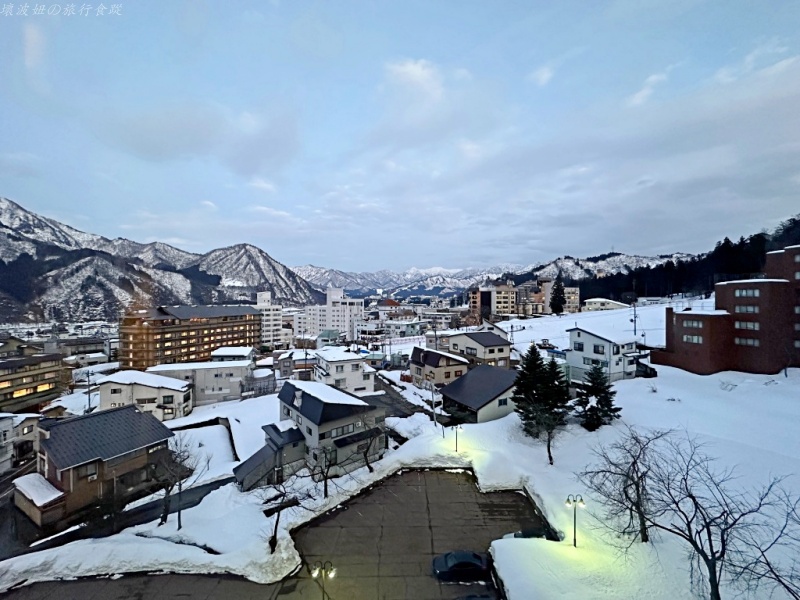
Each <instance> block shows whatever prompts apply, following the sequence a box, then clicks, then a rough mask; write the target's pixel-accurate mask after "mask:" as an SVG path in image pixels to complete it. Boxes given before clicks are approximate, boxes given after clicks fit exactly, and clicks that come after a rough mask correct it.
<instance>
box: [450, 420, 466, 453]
mask: <svg viewBox="0 0 800 600" xmlns="http://www.w3.org/2000/svg"><path fill="white" fill-rule="evenodd" d="M453 429H455V430H456V452H458V432H459V431H464V428H463V427H461V425H456V426H455V427H453Z"/></svg>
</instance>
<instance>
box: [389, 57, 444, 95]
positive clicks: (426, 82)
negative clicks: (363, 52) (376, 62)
mask: <svg viewBox="0 0 800 600" xmlns="http://www.w3.org/2000/svg"><path fill="white" fill-rule="evenodd" d="M385 68H386V74H387V78H388V79H389V81H390V82H391V83H393V84H395V85H398V86H401V87H403V88H406V89H408V90H410V91H413V92H418V93H420V94H422V95H423V96H425V98H427V99H428V100H433V101H438V100H441V99H442V96H443V95H444V85H443V83H442V76H441V73H440V72H439V69H438V67H437V66H436V65H434V64H433V63H432V62H430V61H428V60H425V59H424V58H421V59H418V60H414V59H406V60H401V61H398V62H392V63H388V64H387V65H386V67H385Z"/></svg>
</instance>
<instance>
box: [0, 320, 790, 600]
mask: <svg viewBox="0 0 800 600" xmlns="http://www.w3.org/2000/svg"><path fill="white" fill-rule="evenodd" d="M663 310H664V308H663V307H659V306H656V307H646V308H643V309H641V310H639V311H638V313H639V317H640V318H639V322H638V328H642V327H644V329H645V331H647V337H648V340H647V341H648V343H658V339H651V336H652V337H653V338H657V337H658V334H657V329H658V327H659V322H660V323H661V326H663ZM629 318H630V314H629V311H627V310H621V311H609V312H608V313H585V314H580V315H570V316H566V317H561V318H556V317H549V318H544V319H537V320H527V321H520V322H518V324H519V325H520V326H521V325H525V326H526V329H525V330H524V331H519V332H515V334H514V336H515V340H514V342H515V345H516V346H517V348H518V349H519V350H521V351H523V352H524V351H525V349H526V348H527V345H528V343H529V342H530V341H532V340H539V339H541V338H549V339H550V340H551V341H553V342H554V343H556V344H557V345H560V346H564V345H566V340H567V336H566V334H565V333H564V329H566V328H567V327H572V326H574V323H575V322H576V321H578V322H579V323H580V324H581V325H583V326H585V327H586V328H587V329H591V327H590V323H598V324H599V325H598V326H604V327H618V328H619V330H620V331H623V332H624V330H625V329H626V328H631V327H632V324H631V323H630V321H629V320H628V319H629ZM640 330H641V329H640ZM651 332H654V333H651ZM661 337H662V338H663V334H662V336H661ZM662 343H663V339H662ZM658 373H659V376H658V378H657V379H654V380H629V381H623V382H619V383H617V384H616V385H615V389H616V390H617V391H618V395H617V399H618V402H619V404H620V405H621V406H622V407H623V412H622V416H623V419H622V422H620V423H618V424H617V425H615V426H613V427H604V428H602V429H600V430H599V431H597V432H594V433H587V432H585V431H584V430H582V429H580V428H578V427H571V428H568V429H567V430H566V431H564V432H563V433H562V434H561V435H560V436H559V437H558V438H557V441H556V446H555V449H554V457H555V465H554V466H552V467H551V466H550V465H549V464H548V463H547V455H546V451H545V448H544V447H543V445H542V444H541V443H540V442H538V441H535V440H532V439H530V438H528V437H526V436H525V435H524V434H523V433H522V431H521V428H520V425H519V420H518V418H517V417H516V415H509V416H508V417H506V418H504V419H501V420H498V421H494V422H490V423H486V424H481V425H466V426H464V429H463V431H461V432H460V433H459V436H458V450H459V452H458V453H456V452H455V438H454V434H455V433H454V431H453V430H451V429H448V430H446V431H445V436H444V437H442V432H441V429H440V428H436V426H435V425H434V424H433V423H431V422H430V421H429V420H427V417H426V416H425V415H415V416H414V417H412V418H410V419H388V420H387V423H388V424H389V425H391V426H392V427H395V428H397V429H398V430H399V431H400V432H401V433H403V434H404V435H409V436H412V439H411V440H410V441H409V442H408V443H406V444H405V445H403V446H401V447H400V448H399V449H397V450H395V451H391V452H389V453H388V454H387V455H386V456H385V458H384V459H383V460H382V461H380V462H379V463H377V464H376V465H375V473H373V474H369V473H367V472H366V470H365V469H361V470H359V471H357V472H355V473H354V474H353V476H351V477H344V478H341V479H339V480H337V481H336V485H335V486H333V487H332V493H331V497H330V498H328V499H327V500H325V499H323V498H321V494H320V493H319V490H317V494H316V500H315V501H314V503H313V505H312V506H310V507H309V508H311V510H310V511H308V510H300V509H297V510H291V509H290V510H287V511H285V513H284V515H283V516H282V517H281V527H280V530H279V531H280V536H279V544H278V550H277V553H276V554H275V555H270V554H269V553H268V550H267V545H266V541H265V538H266V536H267V535H268V531H269V530H270V529H271V526H272V523H273V520H272V519H271V518H270V519H267V518H265V517H264V516H263V514H262V513H261V508H262V505H261V498H260V494H258V493H249V494H242V493H240V492H238V491H237V490H236V488H235V487H234V486H232V485H229V486H225V487H223V488H221V489H219V490H217V491H216V492H213V493H212V494H210V495H209V496H208V497H207V498H206V499H205V500H204V501H203V502H202V503H201V504H200V505H199V506H197V507H196V508H193V509H189V510H187V511H184V515H183V516H184V528H183V529H182V530H181V531H177V530H176V523H175V518H174V516H172V517H170V521H169V523H168V524H167V525H165V526H164V527H160V528H159V527H157V526H156V523H155V522H154V523H150V524H146V525H142V526H140V527H136V528H132V529H129V530H126V531H124V532H123V533H121V534H119V535H117V536H114V537H112V538H107V539H103V540H94V541H79V542H75V543H73V544H69V545H67V546H64V547H62V548H57V549H53V550H46V551H42V552H38V553H33V554H29V555H26V556H22V557H17V558H14V559H10V560H7V561H5V562H3V563H2V564H0V591H2V590H3V589H6V588H8V587H9V586H10V585H13V584H14V583H16V582H19V581H23V580H27V581H28V582H33V581H37V580H43V579H54V578H59V577H61V578H63V577H74V576H79V575H96V574H111V573H119V572H125V571H159V570H165V571H175V572H195V573H222V572H228V573H235V574H240V575H243V576H245V577H247V578H249V579H252V580H254V581H259V582H269V581H275V580H278V579H281V578H283V577H284V576H286V575H287V574H289V573H290V572H291V571H292V570H293V569H295V568H296V567H297V565H298V564H299V560H300V559H299V556H298V555H297V553H296V550H295V548H294V545H293V543H292V541H291V538H290V537H289V535H288V533H287V532H288V530H289V529H291V528H293V527H296V526H298V525H299V524H301V523H303V522H306V521H308V520H310V519H312V518H313V517H314V515H315V514H319V513H320V512H322V511H324V510H326V509H328V508H330V507H333V506H335V505H336V504H338V503H340V502H341V501H343V500H344V499H345V498H347V497H349V496H351V495H353V494H355V493H357V491H358V490H360V489H362V488H363V487H364V486H366V485H368V484H370V483H371V482H374V481H376V480H378V479H380V478H383V477H385V476H387V475H390V474H391V473H393V472H395V471H396V470H398V469H400V468H402V467H410V468H424V467H447V468H465V467H471V468H473V469H474V471H475V473H476V475H477V478H478V482H479V485H480V487H481V488H482V489H484V490H492V489H504V488H519V487H521V486H523V485H524V486H526V487H527V489H528V490H529V492H530V493H531V494H532V495H533V496H534V497H535V498H537V500H538V504H539V506H540V508H541V509H542V510H543V512H544V513H545V515H546V516H547V518H548V519H549V520H550V522H551V524H552V525H553V526H554V527H555V528H556V529H558V530H560V531H561V532H563V534H564V538H565V539H564V541H562V542H547V541H544V540H522V539H504V540H500V541H497V542H495V543H494V544H493V546H492V552H493V553H494V555H495V558H496V565H497V568H498V571H499V572H500V575H501V576H502V578H503V580H504V582H505V584H506V587H507V588H508V592H509V597H510V598H511V599H513V600H526V599H528V598H540V599H551V598H552V599H572V598H575V599H578V598H580V599H581V600H585V599H587V598H591V599H612V598H613V599H617V598H626V599H627V598H645V597H646V598H652V599H663V600H668V599H669V600H672V599H675V600H682V599H687V600H688V599H689V598H693V597H695V596H693V594H692V593H691V590H690V585H689V575H688V564H687V561H686V554H685V551H684V548H683V547H682V546H681V545H680V544H679V543H677V542H676V541H675V540H672V539H665V538H661V539H658V540H656V541H655V543H653V544H650V545H646V546H645V545H636V546H634V547H633V549H632V551H631V552H630V553H629V554H628V556H626V557H623V556H621V555H620V554H619V552H618V551H617V550H616V548H615V546H614V544H613V542H614V541H615V540H612V539H609V538H608V537H607V534H606V533H605V532H604V531H603V530H602V529H599V528H598V527H597V524H596V522H594V521H593V520H592V517H591V513H592V511H593V510H594V508H595V507H596V506H597V503H596V501H595V500H594V499H593V498H592V497H591V496H590V495H588V494H586V492H585V490H583V489H581V487H580V485H579V484H578V482H577V480H576V478H575V475H574V473H575V472H577V471H580V470H582V469H584V468H585V467H586V465H587V464H588V463H589V462H590V460H591V456H590V454H591V448H592V447H593V446H595V445H597V444H599V443H603V442H608V441H610V440H613V439H615V437H616V436H617V435H619V433H620V431H621V430H622V429H623V428H624V426H625V424H630V425H635V426H637V427H640V428H654V427H657V428H675V429H680V430H686V431H688V432H689V433H690V434H693V435H696V436H698V437H699V439H700V440H701V441H702V442H705V443H707V448H706V450H707V452H708V453H709V454H712V455H714V456H717V457H719V464H720V465H721V466H725V465H728V466H733V465H736V467H737V471H738V473H739V479H738V483H740V484H741V485H742V487H747V486H755V485H757V484H759V483H763V482H764V481H765V478H767V477H769V476H770V475H780V474H796V473H798V472H800V441H799V440H798V438H797V437H796V436H795V435H794V432H795V430H796V423H797V422H798V418H800V402H798V397H799V396H800V370H797V369H792V370H790V371H789V373H788V377H784V376H783V375H782V374H781V375H777V376H757V375H747V374H742V373H720V374H717V375H712V376H698V375H692V374H690V373H685V372H683V371H679V370H677V369H671V368H669V367H662V366H659V367H658ZM653 388H654V389H653ZM240 404H244V403H240ZM246 406H248V405H246ZM240 410H241V411H242V413H241V414H239V415H238V418H239V419H240V420H241V421H246V420H247V415H248V414H249V411H250V410H252V411H255V412H256V414H259V415H264V414H266V413H264V410H265V405H263V404H257V403H254V404H253V405H252V406H251V407H250V408H249V409H245V408H242V409H240ZM194 416H195V415H192V417H194ZM192 417H190V418H192ZM260 418H262V417H261V416H259V419H260ZM275 419H276V420H277V415H276V417H275ZM237 444H238V442H237ZM240 458H243V457H240ZM303 481H305V482H308V480H303ZM787 485H788V486H790V488H791V490H792V491H793V492H794V493H798V492H800V483H798V481H797V478H796V477H795V478H790V479H789V480H788V483H787ZM576 493H579V494H583V496H584V498H585V499H586V501H587V510H586V511H585V512H583V513H581V514H579V515H578V530H577V537H578V548H573V547H572V510H571V509H567V508H566V507H565V506H564V500H565V498H566V497H567V495H568V494H576ZM223 529H224V531H225V532H226V534H225V536H220V535H219V532H220V531H221V530H223ZM209 550H210V551H209ZM216 553H218V554H216ZM725 591H727V592H728V593H727V594H726V596H728V597H732V596H733V591H732V590H731V589H727V590H725ZM777 597H779V596H776V598H777Z"/></svg>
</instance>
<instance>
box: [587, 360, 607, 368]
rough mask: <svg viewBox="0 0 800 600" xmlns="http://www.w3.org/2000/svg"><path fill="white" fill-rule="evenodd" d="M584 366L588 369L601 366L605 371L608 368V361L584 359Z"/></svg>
mask: <svg viewBox="0 0 800 600" xmlns="http://www.w3.org/2000/svg"><path fill="white" fill-rule="evenodd" d="M583 364H584V365H586V366H587V367H595V366H597V365H600V366H601V367H603V368H604V369H607V368H608V361H607V360H597V359H596V358H584V359H583Z"/></svg>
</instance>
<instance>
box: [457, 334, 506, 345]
mask: <svg viewBox="0 0 800 600" xmlns="http://www.w3.org/2000/svg"><path fill="white" fill-rule="evenodd" d="M462 335H465V336H466V337H468V338H469V339H471V340H472V341H473V342H475V343H476V344H480V345H481V346H483V347H484V348H487V347H491V346H510V345H511V342H509V341H508V340H506V339H503V338H502V337H500V336H499V335H497V334H496V333H492V332H491V331H476V332H474V333H464V334H462Z"/></svg>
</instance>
